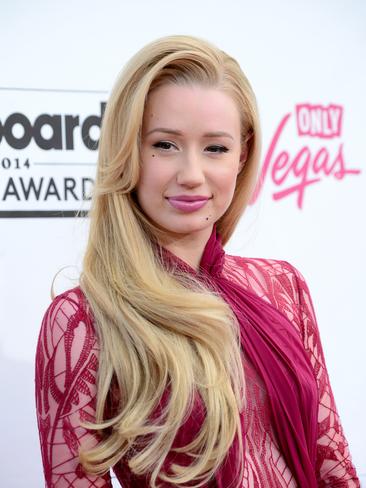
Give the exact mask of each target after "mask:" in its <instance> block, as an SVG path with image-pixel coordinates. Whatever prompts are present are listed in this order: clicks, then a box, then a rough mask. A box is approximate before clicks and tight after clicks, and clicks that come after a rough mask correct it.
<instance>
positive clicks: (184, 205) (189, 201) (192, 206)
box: [166, 195, 212, 212]
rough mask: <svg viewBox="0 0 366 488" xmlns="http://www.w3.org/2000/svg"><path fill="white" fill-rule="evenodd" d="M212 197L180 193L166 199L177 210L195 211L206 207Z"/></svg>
mask: <svg viewBox="0 0 366 488" xmlns="http://www.w3.org/2000/svg"><path fill="white" fill-rule="evenodd" d="M211 198H212V197H203V196H184V195H179V196H177V197H167V198H166V199H167V200H168V202H169V203H170V205H171V206H172V207H173V208H175V209H177V210H181V211H182V212H194V211H196V210H199V209H200V208H202V207H204V206H205V205H206V203H207V202H208V201H209V200H210V199H211Z"/></svg>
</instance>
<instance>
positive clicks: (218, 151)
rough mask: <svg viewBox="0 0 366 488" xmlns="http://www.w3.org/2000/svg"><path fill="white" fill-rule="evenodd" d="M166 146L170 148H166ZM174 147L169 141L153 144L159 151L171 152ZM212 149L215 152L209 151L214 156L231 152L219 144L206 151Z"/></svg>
mask: <svg viewBox="0 0 366 488" xmlns="http://www.w3.org/2000/svg"><path fill="white" fill-rule="evenodd" d="M164 146H165V147H164ZM166 146H170V147H166ZM172 146H175V145H174V144H173V143H172V142H169V141H158V142H156V143H155V144H153V147H155V148H157V149H162V150H163V151H169V149H171V147H172ZM210 148H211V149H215V150H214V151H209V152H212V153H213V154H222V153H227V152H228V150H229V149H228V148H227V147H225V146H220V145H218V144H213V145H211V146H207V148H206V149H210Z"/></svg>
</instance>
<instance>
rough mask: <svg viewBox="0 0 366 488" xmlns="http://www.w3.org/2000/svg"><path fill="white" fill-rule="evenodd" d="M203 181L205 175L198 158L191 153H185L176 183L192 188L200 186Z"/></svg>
mask: <svg viewBox="0 0 366 488" xmlns="http://www.w3.org/2000/svg"><path fill="white" fill-rule="evenodd" d="M204 181H205V174H204V170H203V163H202V161H201V158H200V156H199V155H198V154H196V153H195V152H193V151H190V152H188V153H186V154H185V155H184V156H183V157H182V160H181V164H180V167H179V169H178V172H177V183H178V184H179V185H182V186H187V187H190V188H193V187H195V186H199V185H202V183H204Z"/></svg>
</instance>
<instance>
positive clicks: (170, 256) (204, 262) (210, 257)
mask: <svg viewBox="0 0 366 488" xmlns="http://www.w3.org/2000/svg"><path fill="white" fill-rule="evenodd" d="M160 249H161V257H162V261H163V263H164V264H166V265H168V267H169V268H173V269H179V270H180V271H184V272H187V273H189V274H191V275H193V276H195V277H200V276H203V277H204V276H207V275H209V276H210V277H211V278H215V277H218V276H220V275H221V272H222V268H223V265H224V260H225V251H224V249H223V247H222V243H221V236H220V235H219V234H218V232H217V229H216V224H214V226H213V228H212V232H211V235H210V237H209V239H208V241H207V242H206V245H205V248H204V250H203V254H202V257H201V261H200V265H199V271H196V270H195V269H194V268H193V267H192V266H190V265H189V264H188V263H186V262H185V261H183V259H181V258H179V257H178V256H176V255H175V254H174V253H172V252H171V251H169V250H168V249H166V248H165V247H160Z"/></svg>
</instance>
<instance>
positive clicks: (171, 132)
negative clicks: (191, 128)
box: [145, 127, 234, 140]
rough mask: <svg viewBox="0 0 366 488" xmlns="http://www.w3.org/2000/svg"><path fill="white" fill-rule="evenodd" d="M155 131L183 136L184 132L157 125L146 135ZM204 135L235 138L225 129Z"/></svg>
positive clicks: (204, 135)
mask: <svg viewBox="0 0 366 488" xmlns="http://www.w3.org/2000/svg"><path fill="white" fill-rule="evenodd" d="M154 132H163V133H164V134H173V135H175V136H182V135H183V133H182V132H181V131H180V130H174V129H167V128H165V127H156V128H155V129H151V130H149V132H147V133H146V134H145V135H146V136H148V135H150V134H152V133H154ZM203 137H229V138H230V139H233V140H234V138H233V136H232V135H231V134H229V133H228V132H224V131H221V130H219V131H214V132H206V133H205V134H203Z"/></svg>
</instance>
